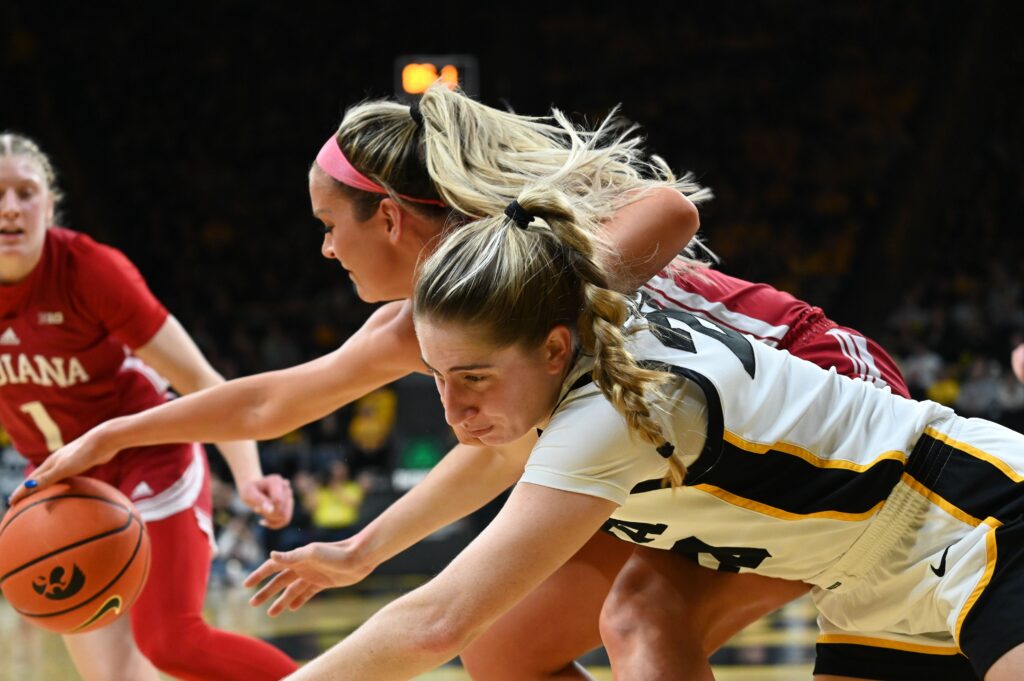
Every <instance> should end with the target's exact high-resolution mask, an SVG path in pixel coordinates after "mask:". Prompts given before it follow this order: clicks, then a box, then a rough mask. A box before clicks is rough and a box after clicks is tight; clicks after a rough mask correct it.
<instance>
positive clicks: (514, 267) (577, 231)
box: [413, 172, 686, 486]
mask: <svg viewBox="0 0 1024 681" xmlns="http://www.w3.org/2000/svg"><path fill="white" fill-rule="evenodd" d="M561 174H562V175H563V176H564V175H565V172H562V173H561ZM554 186H555V185H552V184H545V185H540V186H535V187H532V188H530V189H527V190H526V191H524V192H522V193H521V194H520V195H519V197H518V198H517V199H516V201H517V202H518V203H519V205H520V206H521V207H522V209H523V210H524V211H526V212H527V213H529V214H530V215H531V216H533V218H534V220H533V221H532V222H531V223H530V224H529V225H528V226H527V227H525V228H524V227H522V226H520V225H518V224H516V223H515V222H514V221H513V220H512V219H511V218H509V217H505V216H501V217H490V218H484V219H482V220H478V221H476V222H472V223H470V224H468V225H465V226H464V227H462V228H460V229H458V230H456V231H455V232H454V233H453V234H451V235H449V236H448V237H446V238H445V239H444V241H442V243H441V244H440V245H439V247H438V248H437V250H436V251H435V252H434V253H433V254H432V255H431V256H430V257H429V258H428V259H427V260H426V261H425V262H424V263H423V264H422V266H421V268H420V271H419V274H418V277H417V282H416V288H415V292H414V294H413V314H414V315H415V316H416V317H417V318H418V319H423V318H428V319H430V320H432V321H437V322H441V323H452V322H453V323H457V324H459V325H461V326H464V327H466V328H470V329H473V330H474V332H480V333H482V334H484V336H485V340H487V341H489V342H490V343H492V344H494V345H495V346H497V347H508V346H510V345H515V344H519V345H522V346H523V347H536V346H538V345H539V344H540V343H542V342H543V341H544V340H545V338H547V335H548V333H549V332H550V331H551V329H552V328H553V327H555V326H557V325H559V324H564V325H566V326H568V327H569V328H570V329H571V330H572V331H573V332H574V336H575V338H576V339H577V341H578V343H579V347H580V350H581V351H582V352H584V353H587V354H589V355H592V356H593V358H594V369H593V377H594V381H595V383H596V384H597V386H598V387H599V388H600V390H601V392H602V393H604V395H605V396H606V397H607V398H608V400H609V401H610V402H611V403H612V405H614V407H615V408H616V409H617V410H618V411H619V412H620V413H621V414H622V415H623V416H624V417H625V419H626V423H627V425H628V427H629V430H630V432H631V433H632V434H633V435H634V436H636V437H639V438H640V439H641V440H643V441H644V442H648V443H650V444H652V445H654V446H656V447H658V446H661V445H663V444H664V443H665V442H666V438H665V436H664V434H663V433H662V429H661V426H660V425H659V423H658V421H657V420H656V419H655V418H654V416H653V415H652V413H651V410H652V408H654V407H652V405H651V403H650V401H649V398H652V397H653V395H652V394H651V392H652V391H653V390H655V389H656V388H657V387H658V386H660V385H661V384H663V383H665V382H667V381H670V380H674V377H673V376H672V375H671V374H669V373H665V372H661V371H653V370H649V369H645V368H643V367H641V366H639V365H638V364H637V362H636V360H635V359H634V358H633V357H632V355H631V354H630V353H629V351H628V350H627V349H626V347H625V341H626V332H625V331H624V330H623V324H624V323H625V322H626V320H627V318H628V317H629V314H630V310H631V304H630V302H629V299H627V298H626V297H625V296H623V295H622V294H620V293H617V292H615V291H613V290H611V289H610V288H609V283H608V277H607V275H606V274H605V273H604V272H603V271H602V270H601V268H600V267H599V265H598V264H597V262H598V260H597V254H598V252H599V245H598V244H597V243H596V240H595V239H594V237H593V236H592V235H593V233H594V231H595V228H596V225H595V224H594V216H592V215H586V214H579V213H578V212H577V211H576V210H575V208H574V204H573V201H572V199H571V198H570V196H568V195H567V194H565V193H563V192H561V191H559V190H557V189H555V188H554ZM685 472H686V471H685V467H684V466H683V463H682V461H681V460H680V459H679V458H678V457H675V456H672V457H671V458H669V472H668V473H667V474H666V476H665V481H666V483H667V484H671V485H673V486H675V485H679V484H682V480H683V477H684V475H685Z"/></svg>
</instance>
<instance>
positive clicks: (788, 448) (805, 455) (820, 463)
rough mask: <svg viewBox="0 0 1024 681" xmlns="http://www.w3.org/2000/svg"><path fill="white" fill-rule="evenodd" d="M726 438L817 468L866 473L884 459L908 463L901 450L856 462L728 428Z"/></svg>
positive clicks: (754, 450) (753, 450)
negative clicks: (757, 439) (745, 435)
mask: <svg viewBox="0 0 1024 681" xmlns="http://www.w3.org/2000/svg"><path fill="white" fill-rule="evenodd" d="M724 439H725V441H726V442H728V443H729V444H731V445H733V446H734V447H737V448H739V449H742V450H743V451H745V452H750V453H751V454H764V453H766V452H768V451H775V452H782V453H783V454H790V455H792V456H795V457H797V458H800V459H803V460H804V461H806V462H807V463H809V464H811V465H812V466H815V467H817V468H842V469H844V470H848V471H853V472H855V473H864V472H866V471H868V470H870V469H871V468H872V467H873V466H875V465H876V464H878V463H881V462H882V461H899V462H900V463H902V464H906V463H907V453H906V452H901V451H899V450H892V451H888V452H883V453H882V454H880V455H878V457H876V458H875V459H874V460H873V461H871V462H870V463H854V462H853V461H846V460H843V459H826V458H822V457H820V456H817V455H816V454H814V453H813V452H811V451H810V450H808V449H804V448H803V447H800V446H798V445H794V444H790V443H789V442H775V443H772V444H765V443H762V442H751V441H750V440H745V439H743V438H742V437H740V436H739V435H737V434H736V433H733V432H730V431H728V430H726V431H725V434H724Z"/></svg>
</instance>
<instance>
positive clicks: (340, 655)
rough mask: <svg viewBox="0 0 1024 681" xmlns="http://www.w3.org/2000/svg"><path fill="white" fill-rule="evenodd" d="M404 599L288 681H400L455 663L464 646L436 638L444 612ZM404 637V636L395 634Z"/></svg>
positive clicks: (434, 607) (453, 641)
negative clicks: (445, 664)
mask: <svg viewBox="0 0 1024 681" xmlns="http://www.w3.org/2000/svg"><path fill="white" fill-rule="evenodd" d="M413 599H415V600H416V601H419V600H421V599H416V594H409V595H407V596H404V597H403V598H401V599H399V600H398V601H395V602H393V603H391V604H390V605H388V606H386V607H385V608H383V609H382V610H380V611H378V612H377V614H375V615H374V616H373V618H371V619H370V620H369V621H368V622H366V623H365V624H363V626H361V627H359V629H357V630H356V631H354V632H353V633H352V634H350V635H348V636H347V637H346V638H345V639H344V640H343V641H341V642H340V643H338V644H337V645H335V646H334V647H332V648H331V649H329V650H328V651H327V652H325V653H323V654H322V655H320V656H319V657H317V658H316V659H314V660H312V661H311V662H310V663H309V664H307V665H305V666H304V667H302V668H301V669H299V670H298V671H297V672H295V673H294V674H292V675H291V676H289V677H287V679H286V681H365V680H366V679H374V681H402V680H405V679H414V678H417V677H419V676H420V675H421V674H423V673H425V672H427V671H429V670H431V669H434V668H436V667H439V666H440V665H442V664H444V663H445V662H447V661H448V660H450V659H452V658H454V657H455V656H456V655H457V654H458V653H459V650H460V648H461V642H460V641H458V640H457V639H454V638H452V637H447V636H444V635H438V633H437V632H436V631H435V630H436V628H437V623H438V622H439V621H442V620H443V617H441V615H442V612H441V611H440V610H441V609H440V608H438V607H436V606H432V605H431V604H429V603H417V602H415V601H414V600H413ZM395 631H401V632H402V635H401V636H395V635H394V633H393V632H395Z"/></svg>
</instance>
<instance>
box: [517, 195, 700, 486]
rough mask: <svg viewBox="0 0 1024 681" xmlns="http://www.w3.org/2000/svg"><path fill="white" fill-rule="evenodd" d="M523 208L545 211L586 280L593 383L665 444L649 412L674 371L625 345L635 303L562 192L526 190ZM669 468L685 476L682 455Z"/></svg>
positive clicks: (671, 477)
mask: <svg viewBox="0 0 1024 681" xmlns="http://www.w3.org/2000/svg"><path fill="white" fill-rule="evenodd" d="M519 203H520V205H522V206H523V208H524V210H526V211H528V212H530V213H531V214H533V215H539V216H543V217H544V220H545V222H547V224H548V226H549V227H550V230H551V234H552V235H553V236H554V237H555V238H556V240H557V241H558V242H559V243H558V246H557V247H559V248H561V249H562V250H564V251H565V252H566V255H565V259H566V261H567V262H568V263H570V264H571V267H572V269H573V270H574V273H575V275H576V276H577V277H578V278H579V280H580V282H581V284H582V289H583V290H582V293H583V296H582V306H581V309H580V312H579V317H578V320H577V323H576V329H577V333H578V334H579V340H580V346H581V348H582V349H583V351H584V352H587V353H588V354H591V355H593V357H594V369H593V377H594V382H595V383H596V384H597V386H598V388H600V389H601V392H602V393H603V394H604V395H605V397H607V398H608V401H609V402H611V403H612V406H614V407H615V409H616V410H617V411H618V412H619V413H620V414H622V415H623V417H624V418H625V419H626V424H627V426H628V427H629V430H630V431H631V432H632V433H634V434H635V435H636V436H638V437H639V438H640V439H641V440H643V441H644V442H648V443H650V444H652V445H655V446H657V447H661V446H662V445H665V444H666V441H667V440H666V437H665V434H664V433H663V432H662V428H661V425H660V424H659V423H658V421H657V420H656V419H655V418H654V417H653V416H652V415H651V407H650V406H649V405H650V400H652V399H656V395H655V394H654V393H655V391H656V390H657V388H658V387H659V386H660V385H662V384H664V383H666V382H668V381H671V380H674V378H675V377H674V376H673V375H672V374H670V373H667V372H664V371H656V370H651V369H645V368H643V367H641V366H640V365H638V364H637V362H636V359H634V358H633V356H632V355H631V354H630V352H629V351H628V350H627V349H626V335H625V334H624V333H623V325H624V324H625V323H626V320H627V319H628V318H629V313H630V308H631V304H630V302H629V300H628V299H627V298H626V297H625V296H623V295H622V294H620V293H617V292H615V291H612V290H610V289H609V288H608V281H607V277H606V275H605V274H604V273H603V272H602V271H601V269H600V268H599V266H598V265H597V264H596V260H595V258H594V255H595V251H596V250H597V249H596V248H595V243H594V239H593V238H592V237H591V236H590V235H589V234H588V233H587V231H586V230H585V229H583V228H581V225H580V224H579V220H578V219H573V218H574V217H578V216H575V215H574V213H573V211H572V206H571V204H570V203H569V201H568V200H567V198H566V197H565V195H564V194H557V193H555V194H553V193H552V192H551V190H550V189H538V190H531V191H527V192H525V193H524V194H523V196H522V198H521V199H519ZM667 458H668V464H669V470H668V472H667V473H666V475H665V479H664V482H665V483H666V485H670V486H673V487H675V486H678V485H681V484H682V482H683V478H684V477H685V475H686V467H685V465H684V464H683V462H682V460H681V459H680V458H679V457H677V456H673V455H669V456H668V457H667Z"/></svg>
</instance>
